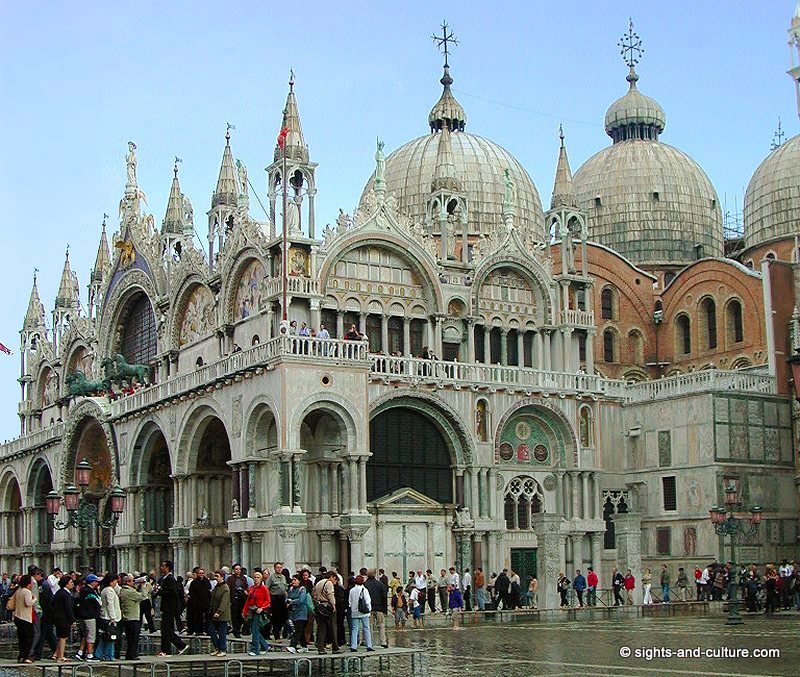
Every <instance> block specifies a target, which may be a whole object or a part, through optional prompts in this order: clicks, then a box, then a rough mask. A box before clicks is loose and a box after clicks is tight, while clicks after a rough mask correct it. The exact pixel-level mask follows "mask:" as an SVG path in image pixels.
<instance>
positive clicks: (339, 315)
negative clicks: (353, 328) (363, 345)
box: [336, 310, 345, 338]
mask: <svg viewBox="0 0 800 677" xmlns="http://www.w3.org/2000/svg"><path fill="white" fill-rule="evenodd" d="M344 333H345V332H344V311H342V310H337V311H336V338H344Z"/></svg>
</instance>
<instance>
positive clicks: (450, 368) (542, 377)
mask: <svg viewBox="0 0 800 677" xmlns="http://www.w3.org/2000/svg"><path fill="white" fill-rule="evenodd" d="M370 362H371V363H372V367H371V370H370V371H371V377H372V378H373V379H381V380H388V381H410V382H420V381H429V382H434V383H444V384H447V385H458V386H472V385H476V386H483V385H486V386H495V387H497V386H500V387H504V388H513V389H517V390H522V391H526V390H528V391H531V392H532V393H533V392H551V391H552V392H564V393H570V392H572V393H577V392H591V393H598V394H604V395H606V396H608V397H623V396H624V391H625V383H624V382H623V381H611V380H610V379H604V378H602V377H601V376H592V375H589V374H568V373H565V372H559V371H539V370H538V369H530V368H528V367H508V366H505V367H504V366H500V365H490V364H466V363H464V362H447V361H445V360H424V359H421V358H416V357H390V356H386V355H370Z"/></svg>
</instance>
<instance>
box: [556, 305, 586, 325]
mask: <svg viewBox="0 0 800 677" xmlns="http://www.w3.org/2000/svg"><path fill="white" fill-rule="evenodd" d="M561 322H562V324H566V325H569V326H570V327H594V311H593V310H574V309H572V308H567V309H566V310H562V311H561Z"/></svg>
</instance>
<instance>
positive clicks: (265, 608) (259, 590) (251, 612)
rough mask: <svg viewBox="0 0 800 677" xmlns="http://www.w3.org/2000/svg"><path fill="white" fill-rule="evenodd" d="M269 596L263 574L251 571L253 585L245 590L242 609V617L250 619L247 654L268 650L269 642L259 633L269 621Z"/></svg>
mask: <svg viewBox="0 0 800 677" xmlns="http://www.w3.org/2000/svg"><path fill="white" fill-rule="evenodd" d="M269 608H270V596H269V589H268V588H267V586H266V585H264V575H263V574H262V573H261V572H260V571H254V572H253V585H251V586H250V589H249V590H248V591H247V600H246V601H245V603H244V609H242V618H245V619H248V617H249V620H250V651H248V652H247V653H248V655H250V656H258V654H259V653H261V654H265V653H267V651H269V642H268V641H267V638H266V637H264V635H263V634H262V633H261V628H263V627H264V626H266V625H267V624H268V623H269Z"/></svg>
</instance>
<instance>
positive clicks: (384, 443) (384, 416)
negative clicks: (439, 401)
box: [367, 407, 453, 503]
mask: <svg viewBox="0 0 800 677" xmlns="http://www.w3.org/2000/svg"><path fill="white" fill-rule="evenodd" d="M369 446H370V451H371V452H372V458H370V460H369V463H367V500H368V501H374V500H375V499H378V498H380V497H382V496H386V495H388V494H391V493H392V492H393V491H396V490H397V489H400V488H402V487H409V488H411V489H414V490H415V491H418V492H419V493H421V494H423V495H425V496H427V497H428V498H431V499H433V500H434V501H438V502H439V503H452V502H453V471H452V460H451V453H450V449H449V446H448V442H447V440H446V439H445V436H444V435H443V434H442V431H441V429H440V428H439V427H437V425H436V423H435V422H434V421H433V420H432V419H431V418H429V417H428V416H426V415H425V414H423V413H421V412H419V411H415V410H413V409H407V408H404V407H394V408H392V409H388V410H386V411H383V412H381V413H380V414H378V415H377V416H375V417H374V418H373V419H372V420H371V421H370V429H369Z"/></svg>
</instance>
